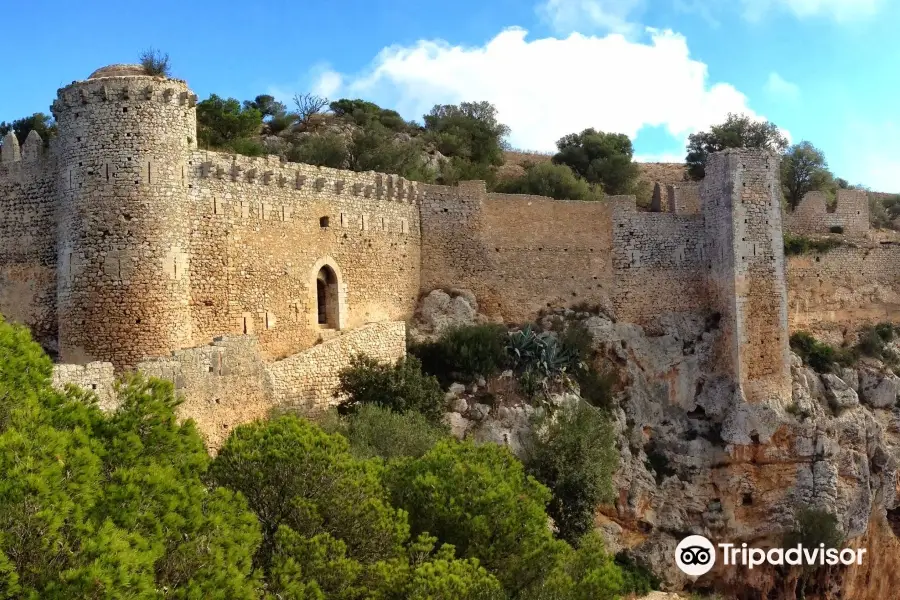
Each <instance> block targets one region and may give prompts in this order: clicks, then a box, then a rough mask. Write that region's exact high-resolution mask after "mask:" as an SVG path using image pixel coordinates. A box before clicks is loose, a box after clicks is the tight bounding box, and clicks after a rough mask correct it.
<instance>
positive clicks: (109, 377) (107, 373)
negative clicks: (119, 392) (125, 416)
mask: <svg viewBox="0 0 900 600" xmlns="http://www.w3.org/2000/svg"><path fill="white" fill-rule="evenodd" d="M115 383H116V375H115V372H114V370H113V365H112V363H108V362H92V363H88V364H86V365H53V387H55V388H57V389H59V390H62V389H64V388H65V386H66V385H67V384H72V385H76V386H78V387H80V388H82V389H84V390H86V391H88V392H91V393H93V394H94V395H96V396H97V402H98V404H99V405H100V408H101V409H103V410H114V409H115V408H116V407H117V406H118V401H117V400H116V390H115Z"/></svg>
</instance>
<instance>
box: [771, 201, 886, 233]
mask: <svg viewBox="0 0 900 600" xmlns="http://www.w3.org/2000/svg"><path fill="white" fill-rule="evenodd" d="M784 225H785V231H787V232H789V233H792V234H794V235H809V234H825V233H830V232H831V228H832V227H842V228H843V234H844V235H845V236H849V237H864V236H865V235H866V233H868V231H869V197H868V195H867V192H865V191H863V190H838V191H837V203H836V205H835V209H834V212H829V211H828V199H827V197H826V196H825V194H824V193H823V192H809V193H807V194H806V195H805V196H804V197H803V199H802V200H801V201H800V203H799V204H798V205H797V207H796V208H795V209H794V210H793V211H786V212H785V217H784Z"/></svg>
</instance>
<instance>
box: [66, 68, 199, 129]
mask: <svg viewBox="0 0 900 600" xmlns="http://www.w3.org/2000/svg"><path fill="white" fill-rule="evenodd" d="M102 103H156V104H170V105H176V106H184V107H187V108H192V107H194V106H196V105H197V95H196V94H194V93H193V92H191V91H190V89H188V85H187V82H185V81H183V80H180V79H165V78H161V77H150V76H134V75H131V76H116V77H99V78H95V79H87V80H85V81H73V82H72V83H71V84H70V85H68V86H66V87H64V88H60V89H59V90H57V92H56V99H55V100H54V101H53V104H51V105H50V112H51V113H52V114H53V116H54V117H55V118H57V119H59V116H60V114H61V113H62V112H63V111H67V110H76V111H77V110H78V109H79V108H80V107H86V106H88V105H91V104H102Z"/></svg>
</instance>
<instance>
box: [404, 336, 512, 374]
mask: <svg viewBox="0 0 900 600" xmlns="http://www.w3.org/2000/svg"><path fill="white" fill-rule="evenodd" d="M505 338H506V328H505V327H504V326H502V325H466V326H461V327H454V328H452V329H448V330H447V331H445V332H444V333H443V335H441V337H440V338H439V339H438V340H437V341H436V342H430V343H425V344H417V345H413V346H412V347H410V349H409V352H410V353H411V354H414V355H415V356H417V357H419V358H420V359H421V361H422V366H423V369H424V370H425V372H426V373H429V374H431V375H434V376H436V377H437V378H438V379H440V380H441V383H443V384H444V385H449V384H450V383H453V382H454V381H464V382H469V381H473V380H475V379H476V378H477V377H479V376H482V377H490V376H492V375H495V374H497V373H498V372H500V370H502V369H504V368H505V367H506V365H507V356H506V346H505V343H504V342H505Z"/></svg>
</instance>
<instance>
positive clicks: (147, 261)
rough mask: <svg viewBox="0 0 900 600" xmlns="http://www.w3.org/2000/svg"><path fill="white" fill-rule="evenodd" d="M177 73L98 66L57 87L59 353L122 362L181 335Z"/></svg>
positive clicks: (185, 282)
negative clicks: (89, 75) (103, 73)
mask: <svg viewBox="0 0 900 600" xmlns="http://www.w3.org/2000/svg"><path fill="white" fill-rule="evenodd" d="M195 104H196V96H195V95H193V94H192V93H191V92H190V90H189V89H188V87H187V84H186V83H184V82H183V81H178V80H171V79H164V78H159V77H147V76H116V77H100V78H97V79H90V80H88V81H83V82H76V83H73V84H72V85H70V86H68V87H66V88H63V89H61V90H59V93H58V97H57V99H56V101H55V102H54V103H53V106H52V108H51V109H52V112H53V114H54V116H55V117H56V120H57V124H58V130H59V134H58V144H57V147H58V150H59V156H58V169H57V182H56V188H57V199H58V214H59V221H58V232H57V240H58V247H59V257H58V261H57V270H58V273H59V277H58V279H57V302H58V314H59V346H60V355H61V358H62V360H63V361H64V362H71V363H85V362H89V361H91V360H93V359H95V358H103V359H104V360H110V361H112V362H113V363H114V364H115V365H116V366H117V367H119V368H122V367H129V366H133V365H134V364H136V363H137V362H138V361H139V360H141V359H142V358H143V357H146V356H158V355H164V354H168V353H169V352H171V351H172V350H175V349H179V348H183V347H187V346H190V345H191V330H190V312H189V290H190V273H189V263H188V262H187V261H185V260H184V249H185V248H187V246H188V242H189V240H190V237H191V225H192V224H191V222H190V219H189V218H188V214H187V212H186V210H185V209H186V201H185V200H186V191H187V181H186V180H187V177H186V165H185V162H186V160H187V157H188V153H189V151H190V149H191V148H192V147H195V145H196V116H195V113H196V109H195Z"/></svg>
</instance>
